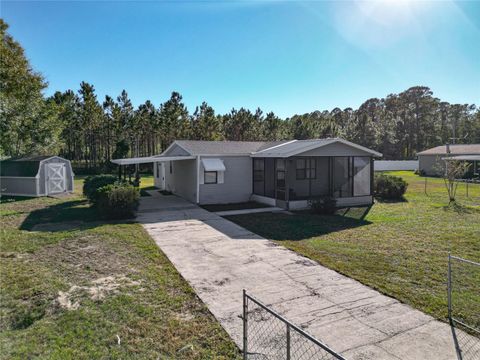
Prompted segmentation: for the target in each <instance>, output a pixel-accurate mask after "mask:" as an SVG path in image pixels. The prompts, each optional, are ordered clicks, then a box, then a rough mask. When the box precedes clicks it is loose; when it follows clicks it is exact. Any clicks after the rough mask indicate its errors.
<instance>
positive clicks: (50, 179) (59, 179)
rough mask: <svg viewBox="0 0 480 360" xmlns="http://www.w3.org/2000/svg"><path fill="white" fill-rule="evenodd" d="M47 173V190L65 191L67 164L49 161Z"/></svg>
mask: <svg viewBox="0 0 480 360" xmlns="http://www.w3.org/2000/svg"><path fill="white" fill-rule="evenodd" d="M45 170H46V175H47V192H48V194H55V193H60V192H64V191H65V164H63V163H47V164H45Z"/></svg>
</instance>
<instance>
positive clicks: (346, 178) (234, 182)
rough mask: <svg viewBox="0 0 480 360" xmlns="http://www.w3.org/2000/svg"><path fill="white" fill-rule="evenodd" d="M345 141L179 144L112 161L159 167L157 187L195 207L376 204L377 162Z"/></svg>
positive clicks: (366, 151)
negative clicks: (319, 201) (331, 201)
mask: <svg viewBox="0 0 480 360" xmlns="http://www.w3.org/2000/svg"><path fill="white" fill-rule="evenodd" d="M381 156H382V154H380V153H378V152H376V151H373V150H370V149H367V148H365V147H363V146H360V145H357V144H354V143H351V142H349V141H346V140H343V139H338V138H335V139H330V138H329V139H317V140H292V141H280V142H248V141H245V142H244V141H187V140H185V141H174V142H173V143H172V144H171V145H170V146H169V147H168V148H167V149H166V150H165V151H164V152H163V153H162V154H161V155H157V156H152V157H148V158H136V159H135V158H132V159H117V160H112V162H113V163H116V164H119V165H129V164H137V163H147V162H153V163H154V176H155V186H156V187H158V188H160V189H162V190H167V191H171V192H173V193H174V194H177V195H179V196H181V197H183V198H185V199H187V200H189V201H191V202H193V203H197V204H220V203H224V204H225V203H239V202H245V201H249V200H255V201H258V202H262V203H265V204H268V205H275V206H279V207H282V208H285V209H300V208H306V207H307V206H308V199H312V198H316V197H320V196H325V195H331V196H334V197H335V198H337V203H338V205H339V206H354V205H369V204H372V202H373V197H372V184H373V180H372V179H373V158H374V157H381Z"/></svg>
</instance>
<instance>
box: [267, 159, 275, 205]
mask: <svg viewBox="0 0 480 360" xmlns="http://www.w3.org/2000/svg"><path fill="white" fill-rule="evenodd" d="M265 196H268V197H271V198H274V197H275V159H273V158H265Z"/></svg>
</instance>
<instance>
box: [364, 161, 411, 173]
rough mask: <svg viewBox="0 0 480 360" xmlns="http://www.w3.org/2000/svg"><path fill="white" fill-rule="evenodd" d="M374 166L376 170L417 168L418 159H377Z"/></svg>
mask: <svg viewBox="0 0 480 360" xmlns="http://www.w3.org/2000/svg"><path fill="white" fill-rule="evenodd" d="M373 166H374V169H375V171H391V170H417V169H418V160H377V161H375V162H374V163H373Z"/></svg>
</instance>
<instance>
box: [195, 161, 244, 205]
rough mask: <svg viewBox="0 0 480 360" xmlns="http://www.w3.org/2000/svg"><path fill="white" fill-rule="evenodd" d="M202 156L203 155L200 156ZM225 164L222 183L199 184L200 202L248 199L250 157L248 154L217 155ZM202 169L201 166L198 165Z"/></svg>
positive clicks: (219, 202) (212, 202) (218, 202)
mask: <svg viewBox="0 0 480 360" xmlns="http://www.w3.org/2000/svg"><path fill="white" fill-rule="evenodd" d="M202 158H204V157H202ZM216 158H220V159H222V160H223V163H224V164H225V168H226V170H225V172H224V179H223V180H224V182H223V184H200V200H199V201H200V204H229V203H239V202H245V201H249V200H250V197H251V195H252V159H251V158H250V157H249V156H225V157H218V156H216ZM200 171H203V166H200Z"/></svg>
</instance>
